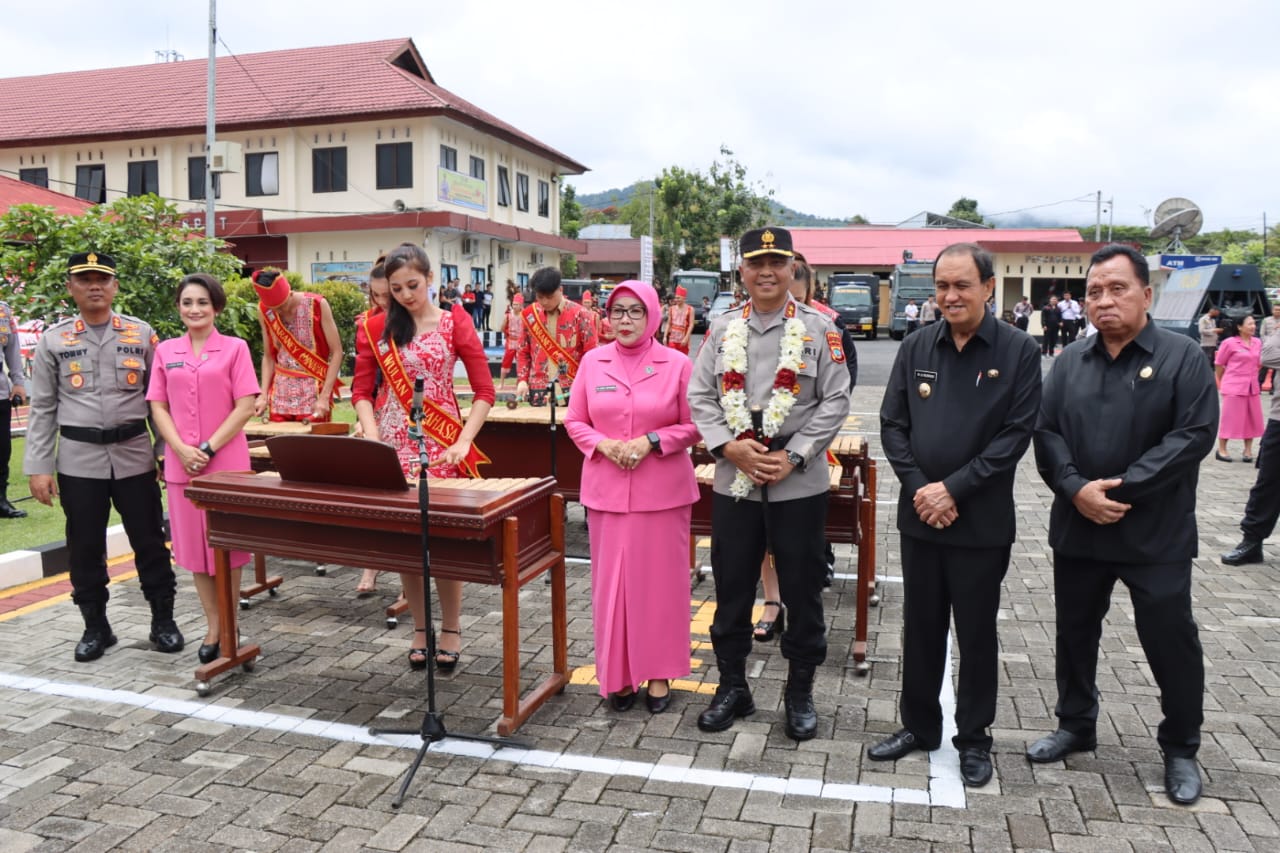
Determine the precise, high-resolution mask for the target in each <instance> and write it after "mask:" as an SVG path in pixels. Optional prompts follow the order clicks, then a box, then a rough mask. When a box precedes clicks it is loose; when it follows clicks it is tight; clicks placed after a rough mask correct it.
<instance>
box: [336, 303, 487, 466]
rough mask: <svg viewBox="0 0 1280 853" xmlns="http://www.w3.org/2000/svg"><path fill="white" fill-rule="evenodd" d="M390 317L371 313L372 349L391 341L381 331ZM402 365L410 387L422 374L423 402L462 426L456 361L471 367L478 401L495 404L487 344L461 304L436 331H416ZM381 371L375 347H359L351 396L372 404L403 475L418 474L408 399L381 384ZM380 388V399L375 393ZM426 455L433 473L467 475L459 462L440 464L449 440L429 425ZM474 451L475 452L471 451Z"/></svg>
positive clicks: (403, 353)
mask: <svg viewBox="0 0 1280 853" xmlns="http://www.w3.org/2000/svg"><path fill="white" fill-rule="evenodd" d="M385 321H386V315H379V316H377V317H373V318H371V319H370V320H369V322H368V324H367V325H368V333H367V335H366V336H367V337H369V338H372V339H373V342H374V347H376V348H378V349H380V350H381V349H382V348H383V347H390V346H391V343H390V342H389V341H386V340H384V339H383V335H382V331H383V327H384V324H385ZM397 349H398V353H399V356H400V363H401V364H402V365H403V367H404V375H405V377H404V378H405V379H406V380H407V381H408V383H409V384H410V385H412V384H413V381H414V380H416V379H418V378H419V377H421V378H422V379H423V380H424V382H423V389H422V391H423V393H422V397H423V401H424V403H426V404H427V408H428V409H430V408H431V406H432V405H434V407H435V408H436V409H437V410H439V411H440V412H443V413H444V414H446V415H447V416H449V417H450V418H451V419H453V420H455V421H456V422H457V423H458V424H461V423H462V413H461V410H460V409H459V406H458V400H457V398H456V397H455V396H454V393H453V368H454V365H455V364H457V362H458V359H462V363H463V366H464V367H465V368H466V371H467V379H468V380H469V381H470V383H471V390H472V392H473V394H474V395H475V396H474V398H473V399H474V400H476V401H481V400H483V401H485V402H488V403H490V404H492V403H493V401H494V398H495V395H494V390H493V379H492V378H491V377H490V376H489V363H488V361H487V360H486V358H485V354H484V347H483V345H482V344H481V343H480V337H479V335H478V334H476V330H475V327H474V326H473V325H472V324H471V323H470V322H469V319H468V318H467V315H466V313H465V312H464V311H463V310H462V308H461V307H457V308H454V309H452V310H450V311H445V312H443V313H442V314H441V316H440V322H439V324H438V325H437V326H436V328H435V329H434V330H433V331H430V332H427V333H425V334H422V335H418V336H417V337H415V338H414V339H413V340H411V341H409V343H408V344H406V345H405V346H403V347H398V348H397ZM379 372H380V367H379V364H378V359H377V356H376V354H375V353H374V352H373V348H369V349H365V350H357V355H356V375H355V379H354V381H353V383H352V400H353V401H358V400H369V401H371V402H372V403H373V407H374V418H375V419H376V420H377V422H378V439H379V440H380V441H382V442H384V443H386V444H390V445H391V446H392V447H394V448H395V449H396V454H397V455H398V456H399V457H400V467H401V469H402V470H403V471H404V473H405V476H408V477H416V476H417V474H418V443H417V441H416V440H414V439H411V438H410V437H409V414H408V412H407V411H406V410H405V406H406V405H407V402H405V401H402V400H401V399H400V398H399V397H398V396H397V395H396V393H395V392H394V389H393V387H392V385H393V383H392V382H389V381H386V380H384V381H383V382H381V383H377V381H376V378H377V376H378V373H379ZM375 386H376V397H375ZM423 432H424V439H423V441H424V444H425V447H426V450H427V459H428V460H430V463H431V464H430V465H429V467H428V469H427V472H428V476H431V477H441V478H446V477H465V476H467V473H466V472H464V471H463V470H461V469H460V468H459V466H457V465H436V464H434V463H435V461H436V460H437V459H439V458H440V457H441V456H443V455H444V452H445V451H446V450H447V449H448V448H449V444H448V443H446V442H445V441H443V440H441V438H440V436H439V433H438V432H433V430H432V429H431V428H427V429H424V430H423ZM473 452H474V451H473Z"/></svg>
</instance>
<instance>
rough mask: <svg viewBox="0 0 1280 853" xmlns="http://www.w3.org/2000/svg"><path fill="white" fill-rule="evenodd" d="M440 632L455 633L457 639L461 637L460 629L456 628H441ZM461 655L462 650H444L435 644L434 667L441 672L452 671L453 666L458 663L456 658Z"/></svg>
mask: <svg viewBox="0 0 1280 853" xmlns="http://www.w3.org/2000/svg"><path fill="white" fill-rule="evenodd" d="M440 633H441V634H457V635H458V638H459V640H461V638H462V631H461V630H460V629H458V628H441V629H440ZM461 656H462V652H460V651H459V652H446V651H445V650H444V649H442V648H440V646H438V645H437V646H436V669H438V670H440V671H441V672H453V669H454V667H456V666H457V665H458V658H460V657H461Z"/></svg>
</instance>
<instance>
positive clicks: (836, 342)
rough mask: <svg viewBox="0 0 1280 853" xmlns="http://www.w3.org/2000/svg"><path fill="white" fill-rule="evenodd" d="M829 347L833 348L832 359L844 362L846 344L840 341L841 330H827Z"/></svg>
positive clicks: (839, 362) (838, 362)
mask: <svg viewBox="0 0 1280 853" xmlns="http://www.w3.org/2000/svg"><path fill="white" fill-rule="evenodd" d="M827 349H829V350H831V360H832V361H834V362H835V363H836V364H844V346H843V345H842V344H841V343H840V333H839V332H827Z"/></svg>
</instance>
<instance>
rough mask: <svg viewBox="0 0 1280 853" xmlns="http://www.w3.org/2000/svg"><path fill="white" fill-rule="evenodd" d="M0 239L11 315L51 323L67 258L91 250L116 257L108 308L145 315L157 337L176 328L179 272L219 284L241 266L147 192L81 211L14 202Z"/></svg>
mask: <svg viewBox="0 0 1280 853" xmlns="http://www.w3.org/2000/svg"><path fill="white" fill-rule="evenodd" d="M0 241H3V243H4V245H3V247H2V248H0V269H3V270H4V274H5V278H6V279H7V281H8V283H9V288H8V289H9V291H10V293H9V296H10V298H9V301H10V303H11V304H12V307H13V309H14V311H15V312H16V313H17V314H18V316H20V317H36V318H41V319H43V320H44V321H45V322H46V323H51V322H53V321H55V320H56V319H58V318H60V317H63V316H66V315H68V314H71V313H74V311H75V307H74V306H73V305H72V304H71V301H70V298H69V296H68V294H67V289H66V283H67V258H68V257H70V256H71V255H72V254H74V253H76V252H83V251H86V250H90V249H92V250H96V251H99V252H103V253H105V254H108V255H111V256H112V257H113V258H114V259H115V261H116V266H117V276H118V278H119V279H120V290H119V293H118V294H117V295H116V298H115V303H114V308H115V310H116V311H119V312H120V313H122V314H132V315H133V316H136V317H140V318H142V319H143V320H146V321H147V322H148V323H150V324H151V325H152V326H153V327H154V328H155V329H156V331H157V332H159V334H160V335H161V336H162V337H165V336H174V335H177V334H180V333H181V332H182V323H181V322H180V321H179V319H178V312H177V310H176V309H175V308H174V305H173V297H174V292H173V291H174V286H175V285H177V283H178V282H179V281H180V280H181V279H182V277H183V276H184V275H186V274H188V273H193V272H207V273H211V274H213V275H214V276H217V277H218V278H219V279H222V280H224V281H225V280H227V279H229V278H232V277H235V276H236V275H237V274H238V273H239V271H240V268H241V265H240V260H239V258H236V257H235V256H234V255H231V254H230V253H228V252H224V251H222V250H223V249H225V248H226V245H227V244H226V243H225V242H224V241H223V240H219V239H216V238H215V239H213V240H210V239H208V238H207V237H205V236H204V232H203V231H198V230H196V229H193V228H190V227H188V226H186V225H185V224H183V222H182V220H181V219H180V218H179V216H178V210H177V208H176V207H174V206H173V205H172V204H170V203H169V202H167V201H164V200H163V199H161V198H159V197H157V196H154V195H145V196H138V197H135V198H122V199H119V200H117V201H114V202H112V203H111V204H106V205H97V206H95V207H92V208H90V209H89V210H88V211H86V212H85V213H84V214H81V215H69V214H68V215H59V214H56V213H54V212H53V209H52V208H48V207H40V206H38V205H29V204H28V205H17V206H15V207H12V208H10V209H9V211H8V213H6V214H5V215H4V216H0ZM237 307H239V306H237ZM255 324H256V321H255ZM238 331H239V330H237V332H238ZM251 331H252V332H255V333H256V329H253V330H251Z"/></svg>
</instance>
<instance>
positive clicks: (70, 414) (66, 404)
mask: <svg viewBox="0 0 1280 853" xmlns="http://www.w3.org/2000/svg"><path fill="white" fill-rule="evenodd" d="M67 273H68V278H67V290H68V291H69V292H70V293H71V298H72V299H73V300H74V301H75V303H76V307H77V308H78V309H79V310H80V313H79V314H78V315H77V316H75V317H72V318H70V319H68V320H64V321H62V322H61V323H58V324H57V325H54V326H51V327H50V328H48V329H46V330H45V332H44V335H43V336H42V337H41V338H40V343H39V344H37V345H36V352H35V359H34V364H33V367H32V388H31V391H32V393H31V417H30V423H29V425H28V427H27V453H26V461H25V464H24V468H25V471H26V474H27V475H28V478H29V482H30V486H31V494H32V496H33V497H35V499H36V500H38V501H40V503H42V504H45V505H48V506H52V504H53V498H54V497H55V496H60V497H61V502H62V511H63V513H64V514H65V515H66V517H67V528H66V530H67V547H68V550H69V551H70V556H71V587H72V593H71V597H72V599H73V600H74V601H75V602H76V604H77V605H78V606H79V607H80V613H81V614H82V615H83V616H84V625H85V630H84V636H83V637H81V639H80V642H79V643H77V644H76V651H75V658H76V660H77V661H91V660H96V659H97V658H100V657H102V653H103V652H104V651H105V650H106V649H107V648H109V647H110V646H113V645H115V643H116V637H115V634H113V633H112V632H111V625H110V624H109V623H108V622H107V599H108V598H109V597H110V593H109V592H108V591H107V580H108V579H107V559H106V557H107V517H108V515H109V513H110V510H111V504H113V503H114V504H115V507H116V509H117V510H119V511H120V518H121V520H122V521H123V523H124V529H125V533H127V534H128V536H129V544H130V545H131V546H132V547H133V550H134V558H135V562H136V564H137V567H138V577H139V579H140V581H141V584H142V593H143V595H144V596H145V597H146V599H147V602H148V603H149V604H150V605H151V642H153V643H154V644H155V645H156V648H157V649H159V650H160V651H162V652H178V651H181V650H182V646H183V637H182V633H181V632H180V631H179V630H178V626H177V625H176V624H175V623H174V621H173V597H174V593H175V590H176V584H175V581H174V576H173V565H172V564H171V563H170V561H169V549H168V548H167V547H165V537H164V518H163V508H162V504H161V502H160V485H159V483H158V482H157V480H156V458H157V455H156V452H155V449H154V448H153V446H152V443H151V438H150V436H149V435H148V434H147V415H148V413H149V407H148V405H147V401H146V388H147V377H148V374H149V372H150V368H151V359H152V354H153V353H154V351H155V346H156V344H157V343H159V339H158V338H157V337H156V334H155V332H153V331H152V330H151V327H150V326H148V325H147V324H146V323H144V322H142V321H141V320H139V319H137V318H135V317H128V316H125V315H123V314H117V313H115V312H114V311H112V310H111V303H112V300H114V299H115V295H116V291H117V289H118V287H119V282H118V281H117V280H116V265H115V261H114V260H113V259H112V258H111V257H109V256H108V255H104V254H101V253H94V252H82V253H79V254H75V255H72V256H71V259H70V262H69V264H68V266H67ZM55 470H56V472H57V481H56V484H55V480H54V472H55Z"/></svg>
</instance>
